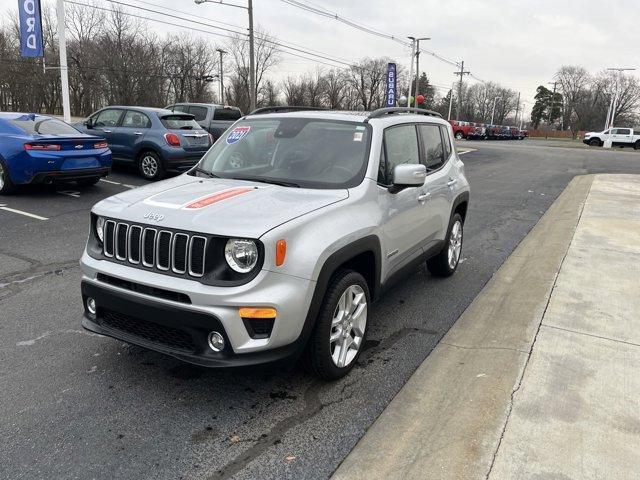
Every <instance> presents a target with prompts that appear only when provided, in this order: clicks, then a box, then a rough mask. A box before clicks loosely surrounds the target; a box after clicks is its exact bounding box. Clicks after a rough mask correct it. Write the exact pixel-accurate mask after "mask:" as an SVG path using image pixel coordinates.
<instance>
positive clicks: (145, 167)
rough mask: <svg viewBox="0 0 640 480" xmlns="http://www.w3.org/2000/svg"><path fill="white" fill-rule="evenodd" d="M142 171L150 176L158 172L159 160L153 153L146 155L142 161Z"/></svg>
mask: <svg viewBox="0 0 640 480" xmlns="http://www.w3.org/2000/svg"><path fill="white" fill-rule="evenodd" d="M140 166H141V168H142V172H143V173H144V174H145V176H146V177H148V178H153V177H155V176H156V174H157V173H158V161H157V160H156V159H155V158H154V157H152V156H151V155H145V156H144V157H142V161H141V162H140Z"/></svg>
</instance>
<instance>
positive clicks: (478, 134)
mask: <svg viewBox="0 0 640 480" xmlns="http://www.w3.org/2000/svg"><path fill="white" fill-rule="evenodd" d="M473 126H474V131H473V133H472V135H471V138H474V139H476V140H484V139H485V138H487V127H486V126H485V125H484V124H483V123H474V124H473Z"/></svg>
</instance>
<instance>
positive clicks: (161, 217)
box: [144, 212, 164, 222]
mask: <svg viewBox="0 0 640 480" xmlns="http://www.w3.org/2000/svg"><path fill="white" fill-rule="evenodd" d="M144 218H146V219H148V220H153V221H154V222H161V221H162V220H164V215H161V214H159V213H153V212H147V213H145V214H144Z"/></svg>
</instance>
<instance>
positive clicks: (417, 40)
mask: <svg viewBox="0 0 640 480" xmlns="http://www.w3.org/2000/svg"><path fill="white" fill-rule="evenodd" d="M420 40H431V39H430V38H428V37H422V38H416V94H415V101H414V106H415V107H416V108H418V94H419V93H420V91H419V89H420Z"/></svg>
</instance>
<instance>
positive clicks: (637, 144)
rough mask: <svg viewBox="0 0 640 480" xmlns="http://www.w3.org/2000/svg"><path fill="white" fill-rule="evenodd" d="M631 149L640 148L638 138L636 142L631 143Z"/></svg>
mask: <svg viewBox="0 0 640 480" xmlns="http://www.w3.org/2000/svg"><path fill="white" fill-rule="evenodd" d="M633 149H634V150H640V140H638V141H637V142H636V143H634V144H633Z"/></svg>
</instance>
